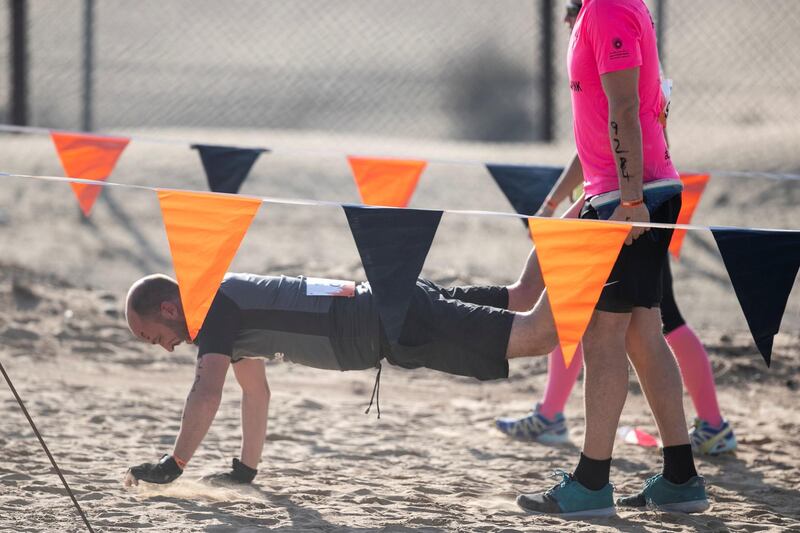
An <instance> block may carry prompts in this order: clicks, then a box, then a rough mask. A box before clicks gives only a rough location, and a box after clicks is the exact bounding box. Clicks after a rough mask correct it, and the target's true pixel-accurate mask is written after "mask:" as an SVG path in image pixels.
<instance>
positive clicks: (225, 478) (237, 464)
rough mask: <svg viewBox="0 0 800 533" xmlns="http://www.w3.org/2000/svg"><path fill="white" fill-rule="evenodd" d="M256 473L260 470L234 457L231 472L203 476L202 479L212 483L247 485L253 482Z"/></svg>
mask: <svg viewBox="0 0 800 533" xmlns="http://www.w3.org/2000/svg"><path fill="white" fill-rule="evenodd" d="M256 474H258V470H256V469H255V468H250V467H249V466H247V465H246V464H244V463H243V462H241V461H240V460H239V459H234V460H233V465H232V467H231V471H230V472H222V473H219V474H212V475H210V476H203V478H202V479H201V481H204V482H206V483H210V484H211V485H247V484H249V483H252V481H253V479H255V477H256Z"/></svg>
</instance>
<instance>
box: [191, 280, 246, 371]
mask: <svg viewBox="0 0 800 533" xmlns="http://www.w3.org/2000/svg"><path fill="white" fill-rule="evenodd" d="M241 326H242V313H241V310H240V309H239V306H238V305H236V302H234V301H233V300H231V299H230V298H229V297H227V296H225V293H223V292H222V291H221V290H218V291H217V294H216V296H215V297H214V301H213V302H211V307H210V308H209V310H208V314H207V315H206V319H205V321H204V322H203V327H202V328H200V332H199V333H198V334H197V341H196V344H197V346H198V351H197V358H198V359H199V358H201V357H202V356H204V355H205V354H207V353H219V354H223V355H227V356H228V357H232V356H233V343H234V341H235V340H236V336H237V335H238V334H239V330H240V329H241Z"/></svg>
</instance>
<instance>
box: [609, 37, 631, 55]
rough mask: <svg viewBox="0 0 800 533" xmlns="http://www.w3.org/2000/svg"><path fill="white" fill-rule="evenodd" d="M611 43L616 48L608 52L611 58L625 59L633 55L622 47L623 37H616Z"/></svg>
mask: <svg viewBox="0 0 800 533" xmlns="http://www.w3.org/2000/svg"><path fill="white" fill-rule="evenodd" d="M611 44H612V46H613V47H614V49H613V50H612V51H611V53H609V54H608V57H609V59H624V58H626V57H628V56H630V55H631V53H630V52H629V51H627V50H625V49H624V48H622V39H620V38H619V37H615V38H614V40H613V41H611Z"/></svg>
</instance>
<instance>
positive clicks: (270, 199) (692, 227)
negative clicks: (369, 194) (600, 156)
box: [0, 172, 800, 233]
mask: <svg viewBox="0 0 800 533" xmlns="http://www.w3.org/2000/svg"><path fill="white" fill-rule="evenodd" d="M0 176H5V177H9V178H23V179H33V180H41V181H53V182H62V183H82V184H87V185H96V186H98V187H118V188H121V189H138V190H142V191H152V192H159V191H174V192H182V193H197V194H216V195H221V196H230V197H233V198H251V199H256V200H259V201H261V202H262V203H267V204H282V205H303V206H320V207H361V208H365V209H408V208H405V207H395V206H382V205H366V204H359V203H353V202H334V201H331V200H311V199H308V198H281V197H277V196H252V195H247V194H230V193H220V192H208V191H196V190H192V189H175V188H171V187H150V186H147V185H133V184H129V183H116V182H113V181H94V180H85V179H80V178H68V177H66V176H43V175H41V176H40V175H33V174H16V173H11V172H0ZM414 210H415V211H432V212H442V213H450V214H453V215H468V216H489V217H500V218H502V217H506V218H517V219H523V220H528V219H542V220H552V218H551V217H537V216H534V215H524V214H519V213H508V212H502V211H486V210H480V209H433V208H414ZM575 220H576V221H577V222H583V221H584V220H583V219H575ZM587 222H588V221H587ZM591 222H597V221H596V220H594V221H591ZM602 222H603V223H606V224H621V225H624V226H635V227H638V228H661V229H679V230H688V231H713V230H751V231H768V232H778V233H800V229H787V228H750V227H741V226H700V225H696V224H664V223H661V222H622V221H615V220H603V221H602Z"/></svg>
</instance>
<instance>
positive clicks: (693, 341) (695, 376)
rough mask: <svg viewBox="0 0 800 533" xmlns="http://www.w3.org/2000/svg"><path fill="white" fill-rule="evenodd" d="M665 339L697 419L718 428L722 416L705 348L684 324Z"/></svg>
mask: <svg viewBox="0 0 800 533" xmlns="http://www.w3.org/2000/svg"><path fill="white" fill-rule="evenodd" d="M666 338H667V343H669V345H670V347H671V348H672V351H673V352H674V353H675V358H676V359H677V360H678V366H679V367H680V369H681V376H682V377H683V385H684V387H686V390H687V391H689V395H690V396H691V397H692V402H693V403H694V409H695V411H697V416H698V417H700V418H702V419H703V420H705V421H706V422H708V423H709V424H711V425H712V426H714V427H719V426H720V425H722V414H721V413H720V412H719V404H717V388H716V386H715V385H714V374H713V373H712V372H711V363H710V362H709V361H708V353H707V352H706V349H705V348H704V347H703V344H702V343H701V342H700V339H698V338H697V335H695V333H694V331H692V328H690V327H689V326H687V325H686V324H684V325H683V326H680V327H679V328H677V329H674V330H672V331H671V332H669V333H668V334H667V335H666Z"/></svg>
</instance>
